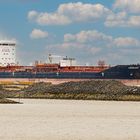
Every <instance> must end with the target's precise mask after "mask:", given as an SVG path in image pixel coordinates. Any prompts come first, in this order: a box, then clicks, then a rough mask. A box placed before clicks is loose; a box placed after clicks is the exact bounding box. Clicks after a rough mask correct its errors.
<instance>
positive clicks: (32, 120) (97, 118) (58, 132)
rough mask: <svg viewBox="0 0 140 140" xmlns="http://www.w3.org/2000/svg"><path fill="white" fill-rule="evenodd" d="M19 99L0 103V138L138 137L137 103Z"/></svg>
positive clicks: (128, 139) (101, 139)
mask: <svg viewBox="0 0 140 140" xmlns="http://www.w3.org/2000/svg"><path fill="white" fill-rule="evenodd" d="M22 101H23V102H24V104H22V105H0V140H139V139H140V102H102V101H68V100H67V101H66V100H22Z"/></svg>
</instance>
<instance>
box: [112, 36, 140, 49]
mask: <svg viewBox="0 0 140 140" xmlns="http://www.w3.org/2000/svg"><path fill="white" fill-rule="evenodd" d="M113 43H114V45H115V46H117V47H129V46H130V47H133V46H140V41H138V40H137V39H135V38H132V37H119V38H115V39H114V42H113Z"/></svg>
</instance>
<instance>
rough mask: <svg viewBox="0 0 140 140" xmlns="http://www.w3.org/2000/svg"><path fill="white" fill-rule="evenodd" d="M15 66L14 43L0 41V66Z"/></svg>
mask: <svg viewBox="0 0 140 140" xmlns="http://www.w3.org/2000/svg"><path fill="white" fill-rule="evenodd" d="M15 64H16V42H15V41H12V40H0V66H8V65H15Z"/></svg>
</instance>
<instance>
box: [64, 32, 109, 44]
mask: <svg viewBox="0 0 140 140" xmlns="http://www.w3.org/2000/svg"><path fill="white" fill-rule="evenodd" d="M64 41H65V42H78V43H87V44H89V43H93V44H99V45H100V44H101V43H105V42H110V41H112V37H111V36H108V35H105V34H104V33H101V32H98V31H97V30H88V31H81V32H79V33H77V34H65V35H64Z"/></svg>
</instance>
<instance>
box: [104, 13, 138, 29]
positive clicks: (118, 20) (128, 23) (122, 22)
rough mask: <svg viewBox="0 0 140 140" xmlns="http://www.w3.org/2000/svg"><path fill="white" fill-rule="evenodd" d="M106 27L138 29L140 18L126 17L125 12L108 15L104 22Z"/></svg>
mask: <svg viewBox="0 0 140 140" xmlns="http://www.w3.org/2000/svg"><path fill="white" fill-rule="evenodd" d="M104 24H105V26H107V27H115V26H117V27H140V16H134V15H132V16H128V15H127V13H126V12H124V11H123V12H119V13H117V14H114V13H112V14H110V15H108V16H107V18H106V21H105V23H104Z"/></svg>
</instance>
